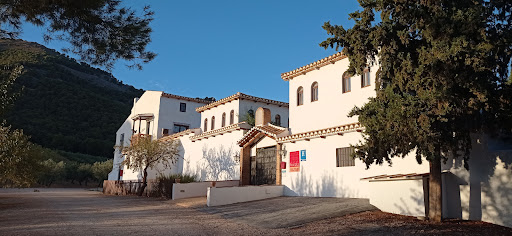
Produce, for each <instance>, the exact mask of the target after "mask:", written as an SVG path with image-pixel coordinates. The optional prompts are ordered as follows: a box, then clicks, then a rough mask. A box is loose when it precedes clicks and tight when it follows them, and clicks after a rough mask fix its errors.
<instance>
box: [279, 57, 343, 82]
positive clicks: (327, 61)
mask: <svg viewBox="0 0 512 236" xmlns="http://www.w3.org/2000/svg"><path fill="white" fill-rule="evenodd" d="M345 58H347V56H345V55H343V53H341V52H338V53H336V54H334V55H331V56H328V57H326V58H323V59H320V60H318V61H315V62H313V63H311V64H308V65H305V66H303V67H299V68H297V69H295V70H292V71H290V72H286V73H281V78H282V79H283V80H285V81H289V80H291V79H293V78H295V77H297V76H300V75H304V74H306V73H308V72H310V71H313V70H318V69H320V68H321V67H323V66H326V65H329V64H334V63H335V62H337V61H340V60H343V59H345Z"/></svg>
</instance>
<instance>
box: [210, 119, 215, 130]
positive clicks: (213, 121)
mask: <svg viewBox="0 0 512 236" xmlns="http://www.w3.org/2000/svg"><path fill="white" fill-rule="evenodd" d="M214 129H215V116H212V125H211V128H210V130H214Z"/></svg>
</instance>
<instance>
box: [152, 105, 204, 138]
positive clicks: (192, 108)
mask: <svg viewBox="0 0 512 236" xmlns="http://www.w3.org/2000/svg"><path fill="white" fill-rule="evenodd" d="M180 103H185V104H186V111H185V112H181V111H180ZM204 105H206V104H204V103H199V102H193V101H186V100H180V99H176V98H167V97H161V98H160V107H159V110H158V112H157V113H158V130H157V132H156V133H157V134H158V138H161V137H162V132H163V129H169V134H172V133H173V129H174V124H181V125H188V126H189V128H190V129H193V128H199V127H200V125H201V116H200V115H199V114H198V113H197V112H196V108H197V107H200V106H204Z"/></svg>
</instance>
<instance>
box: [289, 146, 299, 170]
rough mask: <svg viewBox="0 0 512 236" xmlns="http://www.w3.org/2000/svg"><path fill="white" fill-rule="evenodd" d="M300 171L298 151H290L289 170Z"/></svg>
mask: <svg viewBox="0 0 512 236" xmlns="http://www.w3.org/2000/svg"><path fill="white" fill-rule="evenodd" d="M299 171H300V158H299V151H296V152H290V172H299Z"/></svg>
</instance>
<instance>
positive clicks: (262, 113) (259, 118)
mask: <svg viewBox="0 0 512 236" xmlns="http://www.w3.org/2000/svg"><path fill="white" fill-rule="evenodd" d="M271 117H272V116H271V115H270V110H269V109H268V108H263V107H260V108H258V110H256V117H255V122H254V123H255V125H256V126H259V125H266V124H268V123H270V120H271V119H272V118H271Z"/></svg>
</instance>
